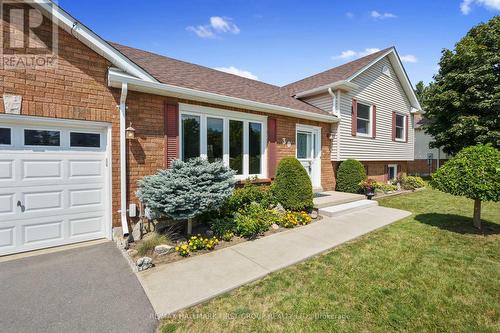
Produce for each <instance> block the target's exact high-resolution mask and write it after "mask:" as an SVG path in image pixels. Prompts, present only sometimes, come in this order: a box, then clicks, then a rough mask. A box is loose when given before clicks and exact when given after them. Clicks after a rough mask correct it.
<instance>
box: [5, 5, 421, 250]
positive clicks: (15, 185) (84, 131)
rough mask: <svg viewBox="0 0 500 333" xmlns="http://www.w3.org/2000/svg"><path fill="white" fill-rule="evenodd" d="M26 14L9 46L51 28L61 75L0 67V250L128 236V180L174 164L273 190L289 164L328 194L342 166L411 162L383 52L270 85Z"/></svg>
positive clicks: (393, 166)
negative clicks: (223, 169) (34, 20)
mask: <svg viewBox="0 0 500 333" xmlns="http://www.w3.org/2000/svg"><path fill="white" fill-rule="evenodd" d="M33 6H34V7H36V8H37V9H40V10H42V11H43V12H44V14H45V15H46V17H45V18H44V20H43V24H42V25H41V27H40V28H38V29H34V30H32V32H33V33H32V32H30V33H27V32H26V33H24V34H23V33H17V34H16V33H14V34H11V35H10V38H18V39H19V40H22V41H23V42H22V43H25V42H26V39H28V40H30V39H34V38H38V39H40V40H42V41H43V40H44V39H47V38H49V37H48V36H52V35H51V29H50V27H51V26H52V25H53V24H54V23H57V25H58V27H59V28H57V29H56V31H58V39H57V41H58V43H57V46H58V53H57V56H56V60H57V63H56V64H57V66H56V67H55V68H38V69H30V68H25V69H22V68H20V69H19V68H18V69H15V70H13V69H8V68H2V69H1V70H0V78H1V80H2V85H1V86H0V90H1V94H2V97H3V103H2V105H3V106H5V107H4V109H3V110H2V112H3V113H10V114H0V184H1V186H0V255H2V254H9V253H16V252H22V251H28V250H33V249H39V248H44V247H50V246H57V245H62V244H68V243H74V242H80V241H86V240H91V239H97V238H103V237H106V238H111V237H112V228H113V227H122V231H123V233H128V228H129V223H130V222H131V221H135V220H134V219H135V217H134V215H135V214H134V209H133V208H134V207H133V206H130V205H131V204H132V205H134V204H135V205H136V204H138V201H137V198H136V197H135V191H136V188H137V181H138V180H139V179H141V178H142V177H143V176H145V175H150V174H153V173H155V172H156V171H157V170H158V169H161V168H168V167H169V165H170V163H171V161H172V160H174V159H179V158H180V159H188V158H191V157H195V156H202V157H205V158H208V159H209V160H215V159H222V160H223V161H224V162H225V163H226V164H227V165H229V166H230V167H231V168H233V169H234V170H237V172H238V176H237V177H238V178H239V179H242V180H243V179H246V178H248V177H250V176H257V177H258V178H260V179H261V180H263V181H269V180H270V179H272V178H273V177H274V175H275V172H276V167H277V164H278V163H279V161H280V160H281V159H282V158H283V157H286V156H294V157H297V158H298V159H299V160H300V161H301V163H302V164H303V165H304V167H305V168H306V170H307V171H308V173H309V174H310V176H311V180H312V183H313V187H314V188H315V189H316V190H318V191H320V190H323V191H326V190H334V189H335V170H336V167H337V164H338V163H339V162H340V161H343V160H346V159H350V158H351V159H358V160H360V161H362V162H363V163H364V165H365V166H366V168H367V172H368V175H369V176H370V177H372V178H376V179H378V180H380V181H386V180H390V179H392V178H395V177H397V175H398V174H401V173H403V172H406V171H407V170H408V161H411V160H413V155H414V152H413V151H414V132H413V114H414V113H418V112H419V110H420V106H419V104H418V102H417V99H416V97H415V95H414V93H413V89H412V87H411V84H410V82H409V80H408V77H407V75H406V73H405V71H404V68H403V66H402V63H401V61H400V59H399V57H398V55H397V52H396V50H395V49H394V48H393V47H391V48H387V49H385V50H382V51H380V52H377V53H374V54H371V55H368V56H366V57H363V58H361V59H358V60H355V61H353V62H350V63H348V64H345V65H342V66H339V67H336V68H334V69H331V70H328V71H325V72H323V73H320V74H317V75H314V76H311V77H309V78H306V79H304V80H301V81H298V82H295V83H292V84H289V85H287V86H285V87H278V86H274V85H270V84H266V83H263V82H259V81H254V80H250V79H246V78H242V77H239V76H235V75H232V74H227V73H223V72H220V71H216V70H213V69H210V68H206V67H203V66H198V65H195V64H190V63H187V62H183V61H179V60H175V59H171V58H167V57H164V56H160V55H156V54H153V53H149V52H146V51H142V50H138V49H134V48H130V47H126V46H122V45H118V44H113V43H108V42H106V41H104V40H103V39H102V38H100V37H99V36H98V35H96V34H95V33H94V32H92V31H91V30H89V29H88V28H86V27H85V26H84V25H82V24H81V23H80V22H78V21H77V20H76V19H74V18H73V17H71V16H70V15H69V14H68V13H66V12H64V11H63V10H62V9H60V8H59V7H57V6H55V7H54V11H53V13H52V15H53V17H55V18H57V20H55V19H54V20H51V16H50V15H48V14H47V13H46V12H45V11H47V12H48V11H50V10H51V8H50V6H49V5H48V4H47V3H46V1H42V0H35V4H33ZM6 17H7V16H6V15H5V14H4V17H3V19H2V26H3V28H4V30H3V31H4V32H5V31H9V30H10V29H11V28H13V27H11V26H9V24H8V22H7V21H6ZM52 32H53V31H52ZM14 41H15V40H14ZM10 42H11V43H12V40H10ZM21 45H26V44H21ZM21 51H24V50H21ZM13 54H14V55H15V52H14V53H13ZM9 56H12V55H9ZM4 63H5V62H4ZM20 99H22V103H21V104H20V106H21V107H20V108H19V107H18V106H16V103H17V102H20ZM18 111H19V112H20V114H15V113H17V112H18ZM129 126H130V127H133V128H134V129H135V138H132V136H134V133H133V131H131V130H130V131H129V132H126V128H127V127H129ZM126 134H127V135H128V134H130V136H131V137H130V140H126Z"/></svg>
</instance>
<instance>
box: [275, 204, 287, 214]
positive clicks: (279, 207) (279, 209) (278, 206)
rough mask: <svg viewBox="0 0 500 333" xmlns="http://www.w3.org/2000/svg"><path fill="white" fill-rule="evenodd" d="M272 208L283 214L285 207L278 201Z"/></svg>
mask: <svg viewBox="0 0 500 333" xmlns="http://www.w3.org/2000/svg"><path fill="white" fill-rule="evenodd" d="M274 210H275V211H276V212H278V213H280V214H285V213H286V209H285V208H283V206H282V205H281V204H280V203H278V204H277V205H276V207H274Z"/></svg>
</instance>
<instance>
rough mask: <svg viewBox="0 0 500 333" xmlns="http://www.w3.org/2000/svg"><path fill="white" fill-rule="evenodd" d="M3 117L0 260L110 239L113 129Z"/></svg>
mask: <svg viewBox="0 0 500 333" xmlns="http://www.w3.org/2000/svg"><path fill="white" fill-rule="evenodd" d="M19 119H23V118H21V117H17V118H15V121H13V120H12V118H8V117H6V118H0V255H5V254H11V253H16V252H23V251H29V250H35V249H40V248H45V247H51V246H57V245H63V244H69V243H75V242H81V241H86V240H92V239H98V238H103V237H106V236H107V233H108V231H109V228H108V225H109V226H110V222H108V221H109V217H108V214H107V212H108V210H109V207H108V204H109V203H108V201H109V195H108V187H109V184H108V166H107V165H106V164H107V128H106V127H103V126H102V125H101V126H99V125H97V124H95V123H92V124H93V125H94V126H89V123H85V122H81V123H76V122H64V123H63V122H60V121H54V122H48V121H43V122H42V123H41V121H40V120H34V119H33V118H29V121H25V120H19Z"/></svg>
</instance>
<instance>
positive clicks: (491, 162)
mask: <svg viewBox="0 0 500 333" xmlns="http://www.w3.org/2000/svg"><path fill="white" fill-rule="evenodd" d="M431 185H432V186H433V187H435V188H436V189H438V190H440V191H443V192H446V193H450V194H453V195H458V196H465V197H468V198H470V199H473V200H474V225H475V226H476V227H477V228H481V201H495V202H498V201H499V200H500V151H499V150H498V149H496V148H494V147H492V146H491V145H477V146H472V147H468V148H464V149H463V150H462V151H460V152H459V153H458V154H457V155H456V156H455V157H454V158H452V159H451V160H449V161H448V162H447V163H446V164H445V165H443V166H442V167H441V168H439V169H438V170H437V171H436V172H435V173H434V174H433V175H432V180H431Z"/></svg>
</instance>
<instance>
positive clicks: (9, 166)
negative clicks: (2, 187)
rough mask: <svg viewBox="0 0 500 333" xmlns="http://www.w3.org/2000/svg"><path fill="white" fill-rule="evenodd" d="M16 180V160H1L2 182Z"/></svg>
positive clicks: (0, 176)
mask: <svg viewBox="0 0 500 333" xmlns="http://www.w3.org/2000/svg"><path fill="white" fill-rule="evenodd" d="M8 180H14V160H0V184H1V183H2V182H4V181H8Z"/></svg>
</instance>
